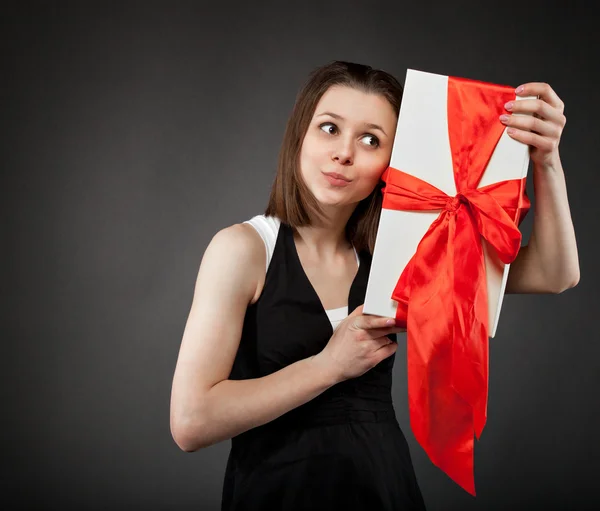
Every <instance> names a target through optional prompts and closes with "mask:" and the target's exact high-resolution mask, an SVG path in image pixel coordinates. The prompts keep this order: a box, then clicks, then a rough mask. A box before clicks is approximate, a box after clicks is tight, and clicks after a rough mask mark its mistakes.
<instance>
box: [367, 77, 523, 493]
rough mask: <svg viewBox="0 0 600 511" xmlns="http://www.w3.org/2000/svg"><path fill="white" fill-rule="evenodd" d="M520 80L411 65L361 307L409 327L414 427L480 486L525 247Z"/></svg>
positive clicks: (450, 466) (438, 461)
mask: <svg viewBox="0 0 600 511" xmlns="http://www.w3.org/2000/svg"><path fill="white" fill-rule="evenodd" d="M521 99H526V98H521V97H517V96H516V95H515V91H514V88H513V87H508V86H504V85H496V84H491V83H486V82H481V81H476V80H470V79H464V78H457V77H449V76H444V75H438V74H433V73H425V72H422V71H416V70H412V69H409V70H408V72H407V75H406V81H405V86H404V94H403V98H402V104H401V108H400V114H399V117H398V125H397V129H396V134H395V138H394V145H393V149H392V154H391V160H390V165H389V168H388V169H387V170H386V171H385V172H384V174H383V176H382V179H383V181H384V182H385V187H384V188H383V207H382V211H381V218H380V221H379V227H378V232H377V238H376V242H375V248H374V253H373V259H372V264H371V270H370V275H369V281H368V286H367V290H366V296H365V303H364V308H363V312H364V313H365V314H376V315H380V316H391V317H396V319H397V324H399V325H402V326H405V327H406V329H407V334H406V335H407V363H408V367H407V369H408V393H409V412H410V422H411V429H412V430H413V433H414V434H415V437H416V439H417V441H418V442H419V444H420V445H421V446H422V447H423V448H424V449H425V451H426V452H427V454H428V456H429V458H430V459H431V461H432V462H433V463H434V464H435V465H436V466H438V467H439V468H440V469H442V470H443V471H444V472H445V473H446V474H447V475H448V476H449V477H450V478H452V479H453V480H454V481H455V482H456V483H458V484H459V485H460V486H461V487H463V488H464V489H465V490H467V491H468V492H469V493H471V494H473V495H475V485H474V476H473V444H474V436H476V437H477V438H478V439H479V437H480V435H481V432H482V431H483V428H484V425H485V422H486V418H487V385H488V339H489V337H494V335H495V333H496V329H497V325H498V319H499V315H500V309H501V306H502V298H503V295H504V290H505V286H506V281H507V278H508V272H509V267H510V263H511V262H512V261H514V259H515V257H516V255H517V253H518V251H519V248H520V246H521V240H522V236H521V233H520V231H519V229H518V226H519V224H520V223H521V221H522V220H523V217H524V216H525V214H526V213H527V211H528V210H529V207H530V203H529V199H528V198H527V195H526V191H525V189H526V175H527V168H528V165H529V152H528V146H527V145H525V144H523V143H521V142H518V141H516V140H514V139H512V138H510V137H509V136H508V135H507V134H506V130H505V126H504V125H503V124H502V123H501V122H500V120H499V116H500V115H501V114H503V113H507V112H506V110H505V108H504V105H505V103H506V102H507V101H511V100H521Z"/></svg>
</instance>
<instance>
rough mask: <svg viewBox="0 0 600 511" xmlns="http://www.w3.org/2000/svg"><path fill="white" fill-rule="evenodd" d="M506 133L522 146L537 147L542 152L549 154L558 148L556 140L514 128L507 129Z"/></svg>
mask: <svg viewBox="0 0 600 511" xmlns="http://www.w3.org/2000/svg"><path fill="white" fill-rule="evenodd" d="M506 133H507V134H508V135H509V136H510V137H511V138H514V139H515V140H518V141H519V142H523V143H524V144H527V145H530V146H534V147H537V148H539V149H541V150H542V151H547V152H551V151H553V150H555V149H556V148H557V147H558V140H557V139H556V138H551V137H543V136H541V135H538V134H537V133H532V132H531V131H523V130H519V129H516V128H509V129H507V130H506Z"/></svg>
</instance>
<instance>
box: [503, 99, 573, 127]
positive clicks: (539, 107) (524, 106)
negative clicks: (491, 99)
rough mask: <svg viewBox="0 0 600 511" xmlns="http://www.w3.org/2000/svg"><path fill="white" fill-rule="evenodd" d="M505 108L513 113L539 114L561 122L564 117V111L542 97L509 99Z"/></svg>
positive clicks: (541, 116) (543, 117) (547, 118)
mask: <svg viewBox="0 0 600 511" xmlns="http://www.w3.org/2000/svg"><path fill="white" fill-rule="evenodd" d="M505 108H506V109H507V110H508V111H509V112H511V113H513V114H530V115H535V114H537V115H538V117H539V118H541V119H546V120H548V121H553V122H556V123H558V124H560V123H561V122H562V120H563V118H564V115H563V114H562V112H560V111H559V110H558V109H556V108H555V107H553V106H551V105H550V104H548V103H546V102H545V101H542V100H541V99H521V100H519V101H509V102H508V103H506V105H505Z"/></svg>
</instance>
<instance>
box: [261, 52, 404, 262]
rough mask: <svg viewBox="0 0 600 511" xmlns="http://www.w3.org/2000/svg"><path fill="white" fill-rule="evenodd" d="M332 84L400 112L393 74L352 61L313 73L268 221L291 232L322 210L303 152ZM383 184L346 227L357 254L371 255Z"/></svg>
mask: <svg viewBox="0 0 600 511" xmlns="http://www.w3.org/2000/svg"><path fill="white" fill-rule="evenodd" d="M333 85H345V86H349V87H352V88H355V89H358V90H360V91H362V92H365V93H369V94H379V95H381V96H383V97H385V98H386V99H387V100H388V101H389V103H390V104H391V105H392V107H393V108H394V110H395V112H396V116H398V113H399V111H400V102H401V100H402V92H403V89H402V85H400V83H399V82H398V80H396V79H395V78H394V77H393V76H392V75H390V74H389V73H387V72H385V71H382V70H379V69H373V68H372V67H370V66H365V65H362V64H355V63H352V62H343V61H333V62H330V63H329V64H326V65H324V66H321V67H318V68H316V69H315V70H313V71H312V72H311V74H310V75H309V78H308V80H307V82H306V83H305V84H304V86H303V87H302V89H301V90H300V92H299V94H298V96H297V98H296V103H295V104H294V108H293V110H292V113H291V115H290V117H289V119H288V122H287V125H286V129H285V134H284V136H283V142H282V145H281V150H280V152H279V161H278V165H277V174H276V176H275V180H274V182H273V186H272V188H271V195H270V197H269V204H268V205H267V208H266V210H265V213H264V214H265V215H266V216H276V217H278V218H279V219H280V220H281V221H282V222H284V223H286V224H288V225H290V226H291V227H292V228H296V227H301V226H305V225H310V218H311V216H312V215H316V216H319V217H321V216H323V211H322V209H321V207H320V205H319V203H318V201H317V199H316V198H315V196H314V195H313V194H312V193H311V192H310V190H309V189H308V187H307V186H306V184H305V183H304V181H303V180H302V178H301V177H300V172H299V170H300V169H299V167H300V165H299V159H300V149H301V147H302V142H303V140H304V137H305V135H306V132H307V130H308V127H309V125H310V121H311V119H312V116H313V115H314V112H315V109H316V108H317V104H318V102H319V100H320V99H321V97H322V96H323V94H325V92H326V91H327V90H328V89H329V88H330V87H332V86H333ZM382 186H383V182H380V184H379V185H378V186H376V187H375V189H374V190H373V192H372V193H371V194H370V195H369V196H368V197H366V198H365V199H363V200H362V201H360V202H359V203H358V205H357V206H356V209H355V210H354V212H353V213H352V215H351V217H350V218H349V220H348V223H347V224H346V236H347V238H348V240H349V241H351V242H352V243H353V244H354V246H355V248H356V250H357V251H361V250H365V249H366V250H368V251H369V253H370V254H373V250H374V247H375V237H376V235H377V226H378V225H379V217H380V214H381V203H382V194H381V188H382Z"/></svg>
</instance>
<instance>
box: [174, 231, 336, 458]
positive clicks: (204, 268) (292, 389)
mask: <svg viewBox="0 0 600 511" xmlns="http://www.w3.org/2000/svg"><path fill="white" fill-rule="evenodd" d="M265 265H266V253H265V246H264V243H263V241H262V239H261V238H260V237H259V235H258V233H257V232H256V231H255V230H254V229H253V228H252V226H250V225H247V224H236V225H233V226H231V227H227V228H225V229H223V230H221V231H219V232H218V233H217V234H216V235H215V236H214V237H213V239H212V240H211V242H210V244H209V245H208V247H207V249H206V251H205V253H204V256H203V258H202V262H201V263H200V269H199V272H198V277H197V281H196V286H195V290H194V297H193V300H192V305H191V310H190V313H189V317H188V320H187V323H186V326H185V330H184V334H183V339H182V341H181V347H180V351H179V356H178V360H177V365H176V368H175V374H174V377H173V386H172V393H171V416H170V423H171V434H172V436H173V439H174V440H175V442H176V443H177V445H178V446H179V447H180V448H181V449H182V450H184V451H187V452H191V451H195V450H197V449H200V448H202V447H207V446H209V445H212V444H215V443H217V442H219V441H222V440H226V439H228V438H231V437H233V436H236V435H238V434H240V433H242V432H244V431H247V430H249V429H251V428H253V427H256V426H259V425H262V424H265V423H267V422H269V421H272V420H274V419H276V418H277V417H279V416H281V415H283V414H284V413H286V412H287V411H289V410H291V409H293V408H296V407H298V406H300V405H302V404H304V403H306V402H308V401H310V400H311V399H313V398H314V397H316V396H318V395H319V394H321V393H322V392H324V391H325V390H327V389H328V388H329V387H331V386H332V385H334V384H335V383H336V381H335V380H334V379H333V378H332V375H331V374H330V372H329V371H327V370H326V367H325V366H324V365H322V364H320V363H319V362H318V361H314V360H313V359H314V357H311V358H307V359H304V360H300V361H298V362H295V363H293V364H291V365H289V366H287V367H285V368H283V369H281V370H279V371H277V372H275V373H273V374H270V375H268V376H265V377H262V378H256V379H250V380H229V379H228V378H229V375H230V373H231V368H232V366H233V361H234V359H235V355H236V353H237V350H238V346H239V342H240V338H241V334H242V327H243V322H244V316H245V313H246V308H247V307H248V306H249V305H250V303H253V302H254V301H255V299H256V298H257V296H256V294H257V290H258V284H259V282H260V279H261V278H264V274H265ZM282 341H283V339H282Z"/></svg>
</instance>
